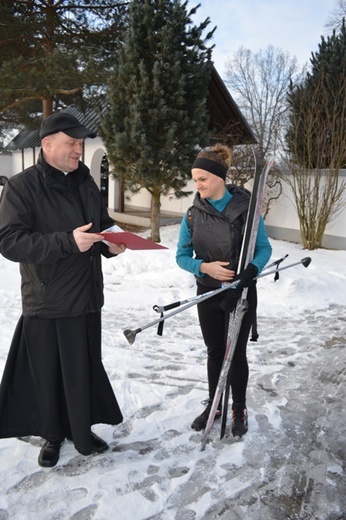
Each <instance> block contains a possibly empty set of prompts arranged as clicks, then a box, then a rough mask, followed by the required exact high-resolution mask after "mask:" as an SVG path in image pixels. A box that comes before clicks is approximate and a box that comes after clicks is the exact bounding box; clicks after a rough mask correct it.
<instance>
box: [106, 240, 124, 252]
mask: <svg viewBox="0 0 346 520" xmlns="http://www.w3.org/2000/svg"><path fill="white" fill-rule="evenodd" d="M108 249H109V252H110V253H112V255H120V254H121V253H123V252H124V251H125V249H126V246H125V244H120V246H118V244H113V243H112V242H109V243H108Z"/></svg>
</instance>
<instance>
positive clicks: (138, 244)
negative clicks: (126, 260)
mask: <svg viewBox="0 0 346 520" xmlns="http://www.w3.org/2000/svg"><path fill="white" fill-rule="evenodd" d="M100 235H102V236H103V238H104V239H105V240H106V241H107V242H112V243H113V244H118V245H119V246H120V245H121V244H125V246H126V247H127V248H128V249H135V250H137V249H168V247H165V246H161V245H160V244H156V242H151V241H150V240H147V239H146V238H142V237H139V236H138V235H135V234H134V233H131V232H130V231H121V232H114V231H104V232H103V233H100Z"/></svg>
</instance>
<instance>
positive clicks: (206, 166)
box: [191, 157, 227, 180]
mask: <svg viewBox="0 0 346 520" xmlns="http://www.w3.org/2000/svg"><path fill="white" fill-rule="evenodd" d="M193 168H199V169H201V170H206V171H207V172H210V173H213V174H214V175H217V176H218V177H221V179H223V180H225V179H226V173H227V169H226V168H225V167H224V166H222V164H220V163H218V162H216V161H213V160H212V159H207V158H206V157H198V158H197V159H196V160H195V162H194V163H193V165H192V168H191V169H193Z"/></svg>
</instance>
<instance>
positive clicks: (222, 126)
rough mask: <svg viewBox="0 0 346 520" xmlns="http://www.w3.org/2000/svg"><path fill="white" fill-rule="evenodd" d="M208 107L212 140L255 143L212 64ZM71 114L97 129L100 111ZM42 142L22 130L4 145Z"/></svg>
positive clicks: (74, 110)
mask: <svg viewBox="0 0 346 520" xmlns="http://www.w3.org/2000/svg"><path fill="white" fill-rule="evenodd" d="M207 109H208V111H209V115H210V122H209V129H210V130H211V131H212V132H213V140H215V139H216V140H217V139H222V140H223V141H226V143H227V144H229V145H237V144H255V143H256V142H257V141H256V138H255V136H254V134H253V132H252V130H251V128H250V126H249V125H248V123H247V121H246V120H245V118H244V116H243V115H242V113H241V112H240V110H239V108H238V106H237V104H236V103H235V101H234V100H233V98H232V96H231V95H230V93H229V91H228V90H227V88H226V86H225V84H224V82H223V81H222V79H221V77H220V76H219V74H218V72H217V70H216V69H215V67H214V66H213V67H212V71H211V76H210V83H209V93H208V96H207ZM62 111H63V112H67V113H69V114H72V115H74V116H75V117H77V119H78V120H79V121H80V122H81V123H82V124H83V125H85V126H86V127H88V128H90V129H91V130H93V131H94V132H96V133H97V130H98V124H99V121H100V115H99V113H97V112H95V111H93V110H92V109H88V110H86V111H85V112H82V111H81V110H79V109H78V108H76V107H75V106H68V107H66V108H64V109H62ZM39 146H41V139H40V134H39V130H25V129H24V130H21V131H20V132H19V134H18V135H17V136H16V137H14V138H13V139H12V141H11V142H10V143H9V144H8V145H7V146H6V147H5V148H4V150H6V151H15V150H22V149H26V148H35V147H39Z"/></svg>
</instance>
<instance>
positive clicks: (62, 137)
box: [42, 132, 84, 172]
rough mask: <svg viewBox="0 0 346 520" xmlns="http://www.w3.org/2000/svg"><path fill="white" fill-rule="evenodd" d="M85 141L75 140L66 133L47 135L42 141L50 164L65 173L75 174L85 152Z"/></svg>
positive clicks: (45, 155)
mask: <svg viewBox="0 0 346 520" xmlns="http://www.w3.org/2000/svg"><path fill="white" fill-rule="evenodd" d="M83 143H84V139H73V138H72V137H69V136H68V135H67V134H64V132H59V133H57V134H52V135H47V137H44V138H43V140H42V148H43V155H44V158H45V160H46V162H47V163H48V164H50V165H51V166H53V167H54V168H56V169H57V170H61V171H63V172H73V171H74V170H76V169H77V168H78V162H79V159H80V158H81V155H82V152H83Z"/></svg>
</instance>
